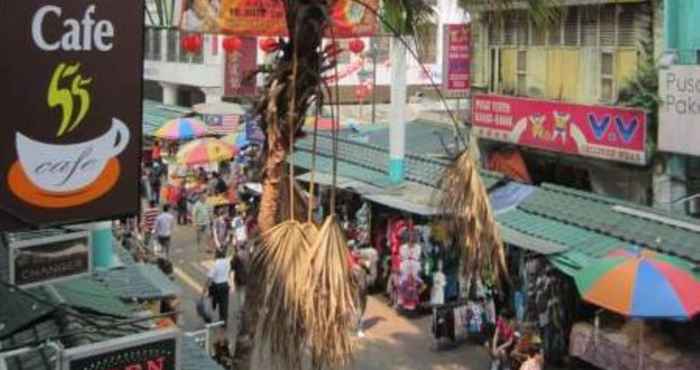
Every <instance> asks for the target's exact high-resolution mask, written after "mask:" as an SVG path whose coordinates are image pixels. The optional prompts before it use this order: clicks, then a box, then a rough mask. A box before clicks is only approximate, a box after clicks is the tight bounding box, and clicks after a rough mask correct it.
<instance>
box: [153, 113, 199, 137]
mask: <svg viewBox="0 0 700 370" xmlns="http://www.w3.org/2000/svg"><path fill="white" fill-rule="evenodd" d="M206 133H207V126H206V125H205V124H204V123H203V122H202V121H199V120H196V119H194V118H176V119H174V120H171V121H168V122H166V123H165V124H164V125H163V127H161V128H159V129H158V130H156V132H155V136H156V137H159V138H161V139H168V140H185V139H193V138H196V137H200V136H204V135H206Z"/></svg>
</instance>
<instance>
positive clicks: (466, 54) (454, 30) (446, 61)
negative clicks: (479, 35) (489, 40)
mask: <svg viewBox="0 0 700 370" xmlns="http://www.w3.org/2000/svg"><path fill="white" fill-rule="evenodd" d="M443 35H444V40H445V41H444V43H443V54H444V55H443V69H442V70H443V76H444V77H443V79H442V83H443V88H444V89H445V91H447V92H454V93H465V92H468V91H469V72H470V67H471V66H470V63H471V31H470V29H469V25H468V24H446V25H444V32H443Z"/></svg>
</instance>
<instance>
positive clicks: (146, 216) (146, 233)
mask: <svg viewBox="0 0 700 370" xmlns="http://www.w3.org/2000/svg"><path fill="white" fill-rule="evenodd" d="M159 214H160V210H159V209H158V205H157V204H156V202H155V201H154V200H151V201H149V202H148V208H146V209H144V210H143V213H142V214H141V232H142V233H143V242H144V244H145V245H150V243H151V236H152V235H153V226H155V224H156V218H157V217H158V215H159Z"/></svg>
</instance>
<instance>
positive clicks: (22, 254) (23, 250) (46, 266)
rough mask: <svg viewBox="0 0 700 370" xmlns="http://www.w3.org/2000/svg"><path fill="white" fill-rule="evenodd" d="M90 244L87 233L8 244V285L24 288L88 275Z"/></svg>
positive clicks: (90, 269)
mask: <svg viewBox="0 0 700 370" xmlns="http://www.w3.org/2000/svg"><path fill="white" fill-rule="evenodd" d="M90 243H91V238H90V233H88V232H77V233H68V234H59V235H52V236H46V237H39V238H32V239H26V240H18V241H12V242H10V243H9V254H10V258H9V262H10V283H12V284H15V285H18V286H20V287H23V288H28V287H32V286H36V285H43V284H48V283H55V282H57V281H62V280H66V279H73V278H76V277H80V276H83V275H86V274H89V273H90V272H91V271H92V268H91V259H92V258H91V245H90Z"/></svg>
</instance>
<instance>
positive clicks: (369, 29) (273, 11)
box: [195, 0, 379, 38]
mask: <svg viewBox="0 0 700 370" xmlns="http://www.w3.org/2000/svg"><path fill="white" fill-rule="evenodd" d="M195 2H196V0H195ZM364 3H365V4H367V5H368V6H369V7H370V8H372V9H375V10H378V9H379V0H365V1H364ZM330 15H331V19H332V24H333V27H334V29H333V33H334V35H335V37H338V38H350V37H360V36H372V35H374V34H375V33H377V31H378V28H379V25H378V22H377V18H376V17H375V16H374V14H372V12H370V11H369V10H367V9H366V8H365V7H364V6H363V5H360V4H358V3H356V2H355V1H353V0H336V1H335V2H334V3H333V7H332V8H331V9H330ZM218 24H219V25H220V26H221V31H222V32H225V33H231V34H235V35H239V36H285V35H286V34H287V24H286V19H285V14H284V7H283V6H282V1H280V0H222V1H221V8H220V10H219V22H218ZM326 36H330V32H328V33H327V35H326Z"/></svg>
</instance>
